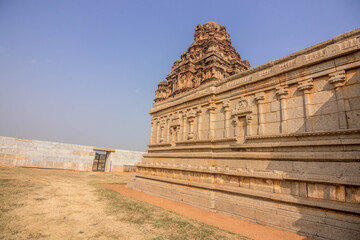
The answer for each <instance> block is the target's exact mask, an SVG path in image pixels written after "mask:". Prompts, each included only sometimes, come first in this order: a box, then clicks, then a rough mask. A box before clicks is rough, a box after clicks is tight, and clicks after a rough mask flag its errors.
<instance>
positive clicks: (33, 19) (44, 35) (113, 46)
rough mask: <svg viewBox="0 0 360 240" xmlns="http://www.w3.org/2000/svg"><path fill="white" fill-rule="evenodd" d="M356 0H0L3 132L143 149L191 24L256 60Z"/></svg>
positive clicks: (338, 17) (344, 22)
mask: <svg viewBox="0 0 360 240" xmlns="http://www.w3.org/2000/svg"><path fill="white" fill-rule="evenodd" d="M359 12H360V1H346V0H345V1H332V0H326V1H325V0H324V1H316V0H315V1H292V0H287V1H226V0H224V1H212V0H207V1H195V0H193V1H169V0H167V1H165V0H164V1H134V0H132V1H120V0H118V1H111V0H106V1H100V0H97V1H95V0H62V1H60V0H58V1H53V0H42V1H40V0H33V1H25V0H23V1H17V0H0V135H2V136H10V137H22V138H30V139H38V140H49V141H58V142H67V143H74V144H84V145H93V146H100V147H113V148H119V149H128V150H139V151H144V150H145V148H146V144H148V140H149V136H150V117H149V115H148V110H149V109H150V108H151V106H152V101H153V98H154V91H155V90H156V87H157V86H156V85H157V83H158V82H160V81H162V80H164V79H165V77H166V75H167V74H169V73H170V71H171V66H172V63H173V62H174V61H175V60H176V59H179V57H180V55H181V54H182V53H183V52H184V51H186V49H187V48H188V47H189V46H190V44H191V43H192V42H193V35H194V27H195V26H196V25H197V24H204V23H206V22H210V21H215V22H218V23H220V24H222V25H224V26H226V28H227V30H228V32H229V34H230V36H231V39H232V44H233V46H234V47H235V48H236V50H237V51H238V52H239V54H240V56H241V57H242V59H243V60H245V59H246V60H249V62H250V64H251V66H252V67H255V66H258V65H261V64H263V63H266V62H268V61H272V60H275V59H278V58H280V57H283V56H286V55H288V54H291V53H293V52H295V51H298V50H301V49H303V48H305V47H309V46H312V45H314V44H317V43H319V42H322V41H325V40H328V39H330V38H332V37H334V36H336V35H339V34H341V33H344V32H347V31H351V30H353V29H355V28H358V27H360V24H359V23H360V14H359Z"/></svg>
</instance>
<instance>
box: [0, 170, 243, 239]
mask: <svg viewBox="0 0 360 240" xmlns="http://www.w3.org/2000/svg"><path fill="white" fill-rule="evenodd" d="M133 175H134V174H133V173H123V174H109V173H91V172H74V171H60V170H40V169H26V168H1V167H0V239H157V240H160V239H246V238H244V237H242V236H240V235H238V234H233V233H230V232H227V231H224V230H222V229H219V228H216V227H212V226H209V225H206V224H203V223H201V222H198V221H195V220H192V219H189V218H187V217H184V216H181V215H179V214H176V213H173V212H170V211H167V210H164V209H162V208H159V207H156V206H153V205H150V204H148V203H144V202H141V201H138V200H135V199H132V198H130V197H127V196H124V195H121V194H119V193H117V192H114V191H111V190H109V189H106V188H104V187H102V186H101V184H102V183H126V182H127V181H128V180H129V179H131V178H132V177H133Z"/></svg>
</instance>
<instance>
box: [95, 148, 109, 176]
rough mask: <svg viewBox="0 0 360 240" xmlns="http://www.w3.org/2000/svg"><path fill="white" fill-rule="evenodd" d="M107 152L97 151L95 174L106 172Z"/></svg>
mask: <svg viewBox="0 0 360 240" xmlns="http://www.w3.org/2000/svg"><path fill="white" fill-rule="evenodd" d="M106 158H107V152H105V151H95V159H94V163H93V168H92V170H93V171H95V172H104V171H105V164H106Z"/></svg>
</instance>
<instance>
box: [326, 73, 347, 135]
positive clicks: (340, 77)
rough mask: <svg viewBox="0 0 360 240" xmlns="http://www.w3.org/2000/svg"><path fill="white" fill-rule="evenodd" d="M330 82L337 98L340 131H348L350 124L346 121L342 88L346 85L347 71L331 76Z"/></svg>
mask: <svg viewBox="0 0 360 240" xmlns="http://www.w3.org/2000/svg"><path fill="white" fill-rule="evenodd" d="M329 77H330V78H329V82H330V83H331V84H333V85H334V88H335V97H336V105H337V114H338V122H339V128H340V129H347V128H348V123H347V119H346V111H345V102H344V96H343V91H342V86H343V85H344V83H345V70H342V71H338V72H335V73H331V74H329Z"/></svg>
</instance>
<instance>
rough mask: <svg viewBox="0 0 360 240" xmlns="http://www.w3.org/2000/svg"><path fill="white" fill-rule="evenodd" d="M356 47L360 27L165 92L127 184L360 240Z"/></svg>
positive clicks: (359, 47) (359, 61)
mask: <svg viewBox="0 0 360 240" xmlns="http://www.w3.org/2000/svg"><path fill="white" fill-rule="evenodd" d="M204 26H205V25H204ZM212 26H215V25H214V24H212ZM194 44H195V45H196V39H195V43H194ZM218 44H219V43H218ZM218 49H221V46H220V47H218ZM359 52H360V29H356V30H354V31H351V32H348V33H345V34H342V35H340V36H337V37H335V38H333V39H331V40H328V41H325V42H323V43H319V44H317V45H315V46H312V47H309V48H306V49H304V50H301V51H299V52H296V53H293V54H291V55H289V56H286V57H283V58H281V59H278V60H275V61H273V62H270V63H266V64H264V65H261V66H258V67H256V68H253V69H248V70H245V69H244V70H245V71H240V72H239V73H236V74H233V75H231V74H229V75H231V76H228V77H225V78H220V79H217V80H216V81H209V82H208V84H205V85H204V84H203V85H201V84H200V85H197V86H195V85H193V86H192V88H191V89H187V90H186V92H182V94H173V95H171V96H170V92H169V95H166V96H165V97H164V98H162V99H160V98H159V99H157V100H156V104H154V107H153V108H152V109H151V110H150V114H151V119H152V130H151V137H150V145H149V148H148V153H146V154H144V159H143V160H142V162H141V163H139V164H137V176H136V178H135V179H134V180H133V181H132V182H131V183H129V185H128V186H129V187H132V188H134V189H137V190H140V191H145V192H148V193H151V194H155V195H160V196H164V197H167V198H171V199H174V200H177V201H184V202H186V203H189V204H192V205H195V206H199V207H203V208H208V209H211V210H212V211H220V212H224V213H227V214H230V215H233V216H237V217H241V218H245V219H248V220H250V221H255V222H259V223H262V224H266V225H269V226H274V227H278V228H281V229H287V230H290V231H295V232H298V233H301V234H304V235H308V236H312V237H315V238H319V239H359V237H358V236H360V204H359V201H360V200H359V199H360V114H359V112H360V106H359V99H360V57H359V56H360V54H359ZM190 54H191V51H190ZM179 66H180V65H179ZM175 69H177V68H175ZM176 74H177V73H176V71H174V75H171V76H178V75H176ZM185 79H186V78H185ZM190 79H191V78H190ZM190 90H191V91H190ZM178 93H180V92H178ZM189 119H190V121H189ZM167 121H169V122H170V124H167V125H166V124H165V123H166V122H167ZM163 136H167V137H166V138H164V137H163ZM184 136H191V137H190V138H189V137H184Z"/></svg>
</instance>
